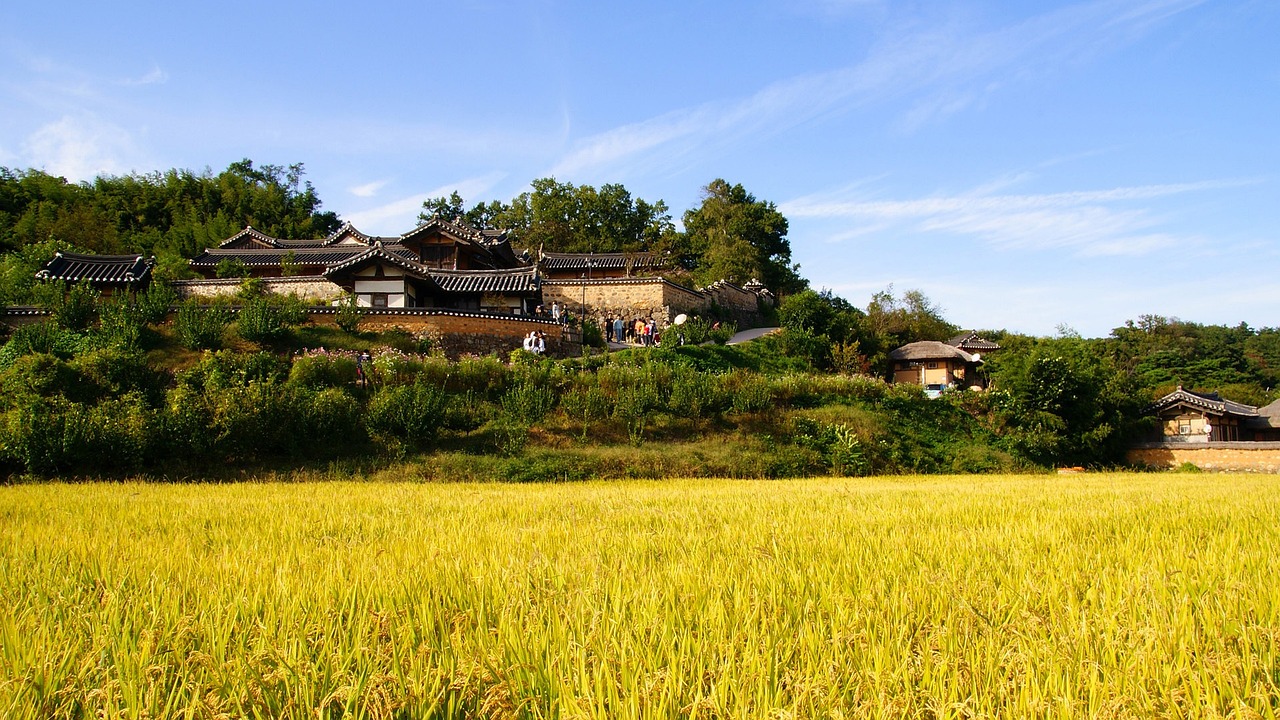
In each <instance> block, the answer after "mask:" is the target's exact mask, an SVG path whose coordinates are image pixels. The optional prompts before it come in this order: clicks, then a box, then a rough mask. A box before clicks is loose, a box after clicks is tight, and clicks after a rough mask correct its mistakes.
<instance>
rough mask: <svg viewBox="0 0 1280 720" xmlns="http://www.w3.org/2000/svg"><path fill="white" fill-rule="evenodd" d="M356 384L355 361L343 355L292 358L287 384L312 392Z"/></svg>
mask: <svg viewBox="0 0 1280 720" xmlns="http://www.w3.org/2000/svg"><path fill="white" fill-rule="evenodd" d="M355 382H356V361H355V360H354V359H353V358H350V357H347V356H345V355H327V354H326V355H304V356H302V357H298V358H294V361H293V367H291V368H290V369H289V383H290V384H293V385H299V386H301V387H305V388H309V389H312V390H320V389H323V388H337V387H349V386H351V385H354V384H355Z"/></svg>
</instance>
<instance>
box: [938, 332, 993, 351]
mask: <svg viewBox="0 0 1280 720" xmlns="http://www.w3.org/2000/svg"><path fill="white" fill-rule="evenodd" d="M947 344H948V345H950V346H952V347H957V348H960V349H961V350H963V351H965V352H967V353H969V354H970V355H974V356H980V355H981V354H982V353H988V352H993V351H995V350H999V349H1000V345H999V344H998V343H994V342H991V341H990V340H987V339H986V338H983V337H980V336H979V335H978V333H977V332H975V331H973V330H966V331H964V332H962V333H960V334H959V335H956V336H955V337H953V338H951V339H950V340H948V341H947Z"/></svg>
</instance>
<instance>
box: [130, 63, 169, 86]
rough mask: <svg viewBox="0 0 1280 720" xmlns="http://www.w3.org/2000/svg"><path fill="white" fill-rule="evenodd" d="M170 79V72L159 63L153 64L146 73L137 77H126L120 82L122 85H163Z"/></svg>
mask: <svg viewBox="0 0 1280 720" xmlns="http://www.w3.org/2000/svg"><path fill="white" fill-rule="evenodd" d="M168 81H169V73H166V72H165V71H164V70H162V69H161V68H160V66H159V65H153V66H152V67H151V70H150V71H149V72H147V74H146V75H143V76H141V77H136V78H126V79H124V80H122V81H121V82H120V84H121V85H162V84H164V83H166V82H168Z"/></svg>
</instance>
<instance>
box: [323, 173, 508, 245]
mask: <svg viewBox="0 0 1280 720" xmlns="http://www.w3.org/2000/svg"><path fill="white" fill-rule="evenodd" d="M504 177H506V173H503V172H491V173H488V174H485V175H480V176H478V177H473V178H467V179H465V180H460V181H458V182H456V183H450V184H448V185H441V186H440V187H438V188H435V189H434V190H429V191H427V192H424V193H417V194H414V195H410V196H408V197H403V198H400V199H398V200H393V201H391V202H388V203H385V204H383V205H378V206H376V207H372V208H365V209H363V210H357V211H355V212H350V213H341V215H342V217H343V219H344V220H347V221H349V222H350V223H351V224H352V225H355V226H356V227H357V228H359V229H360V230H361V231H362V232H367V233H371V234H374V235H399V234H401V233H404V232H407V231H409V230H411V229H413V228H414V227H415V226H416V225H417V224H418V213H419V212H421V211H422V203H423V202H424V201H426V200H429V199H431V198H435V197H447V196H448V195H449V194H450V193H453V192H457V193H458V194H459V195H461V196H462V197H464V198H473V197H480V196H483V195H484V194H486V193H488V192H489V190H490V188H492V187H493V186H494V185H495V184H497V183H498V182H500V181H501V180H502V179H503V178H504ZM353 192H354V190H353Z"/></svg>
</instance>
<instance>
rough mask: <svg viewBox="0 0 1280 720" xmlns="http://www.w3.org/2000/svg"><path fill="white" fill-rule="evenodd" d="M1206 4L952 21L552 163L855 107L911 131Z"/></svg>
mask: <svg viewBox="0 0 1280 720" xmlns="http://www.w3.org/2000/svg"><path fill="white" fill-rule="evenodd" d="M1205 1H1206V0H1151V2H1145V3H1142V4H1140V5H1137V6H1135V5H1134V3H1133V2H1131V1H1125V0H1100V1H1097V2H1091V3H1082V4H1078V5H1073V6H1068V7H1066V8H1063V9H1059V10H1055V11H1053V12H1049V13H1046V14H1042V15H1039V16H1035V17H1033V18H1031V19H1029V20H1026V21H1023V22H1021V23H1017V24H1014V25H1012V26H1008V27H1003V28H998V29H995V30H986V31H983V30H975V29H973V28H972V27H969V26H966V25H964V24H961V23H955V22H942V23H939V24H936V25H934V26H932V27H929V28H926V29H923V30H921V29H909V30H901V29H898V30H894V31H890V32H888V33H886V35H885V37H884V39H882V40H881V41H880V42H879V43H877V44H876V45H875V46H874V47H872V49H871V50H870V51H869V53H868V55H867V57H866V58H865V59H864V60H863V61H862V62H860V63H858V64H856V65H853V66H849V67H844V68H838V69H834V70H830V71H827V72H821V73H814V74H809V75H803V76H798V77H794V78H790V79H787V80H784V81H781V82H777V83H774V84H771V85H769V86H767V87H765V88H762V89H761V90H759V91H758V92H756V93H754V94H752V95H750V96H748V97H745V98H739V99H731V100H724V101H719V102H711V103H706V104H702V105H698V106H695V107H690V108H685V109H681V110H677V111H673V112H668V113H664V114H662V115H660V116H657V117H654V118H651V119H648V120H643V121H640V122H635V123H629V124H626V125H622V126H620V127H617V128H613V129H610V130H607V131H605V132H601V133H598V134H596V135H593V136H590V137H586V138H584V139H582V140H581V141H579V142H578V143H576V144H575V145H574V146H573V147H572V148H571V149H570V150H569V152H568V153H567V154H566V155H565V156H564V157H563V158H562V159H561V160H560V161H559V163H557V164H556V165H555V167H554V168H553V170H552V173H553V174H555V175H557V176H574V175H576V174H578V173H583V172H589V171H591V170H593V169H596V168H600V167H608V166H610V165H618V164H621V163H623V162H624V161H625V162H627V163H634V162H636V161H637V159H640V158H641V157H642V156H644V155H645V154H646V153H656V151H658V150H659V149H661V151H662V154H663V155H664V156H665V157H667V158H672V157H677V158H678V157H679V156H680V155H682V154H684V153H687V152H691V151H695V150H698V149H702V148H706V147H709V146H710V147H715V146H724V145H726V144H732V143H735V142H740V141H742V140H743V139H744V138H755V137H767V136H769V135H771V134H774V133H777V132H780V131H783V130H786V129H789V128H792V127H796V126H799V125H802V124H804V123H808V122H811V121H814V120H815V119H818V118H821V117H823V116H826V115H828V114H832V113H840V112H846V111H848V110H850V109H853V108H857V107H859V106H863V105H867V104H872V103H877V102H882V101H886V100H889V99H892V98H902V99H906V101H907V103H908V109H907V110H906V111H905V113H904V114H903V116H901V117H900V118H899V120H898V124H899V126H900V127H901V129H903V130H905V131H908V132H911V131H914V130H915V129H918V128H919V127H921V126H923V125H925V124H927V123H930V122H935V121H937V120H938V119H940V118H942V117H945V116H948V115H951V114H955V113H958V112H962V111H964V110H965V109H967V108H969V107H973V106H975V105H979V104H981V103H982V102H983V100H984V99H985V98H986V97H987V96H989V95H991V94H993V93H996V92H999V91H1000V90H1001V89H1002V88H1003V87H1006V86H1007V85H1008V84H1010V83H1013V82H1027V81H1028V80H1033V79H1035V78H1038V77H1042V76H1043V75H1045V74H1046V73H1050V72H1052V71H1054V70H1055V69H1056V68H1058V67H1061V66H1062V65H1064V64H1070V63H1073V62H1079V61H1081V60H1083V59H1086V58H1088V57H1091V56H1093V55H1095V54H1097V53H1099V52H1103V51H1106V50H1109V49H1113V48H1115V47H1116V46H1118V45H1121V44H1123V43H1126V42H1131V41H1132V40H1133V39H1134V38H1136V37H1139V36H1141V34H1142V33H1143V32H1145V31H1146V30H1147V29H1148V28H1149V27H1150V26H1151V25H1153V24H1154V23H1156V22H1159V21H1160V20H1163V19H1165V18H1167V17H1168V16H1170V15H1174V14H1177V13H1179V12H1183V11H1185V10H1187V9H1189V8H1191V7H1194V6H1196V5H1199V4H1201V3H1203V2H1205Z"/></svg>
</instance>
